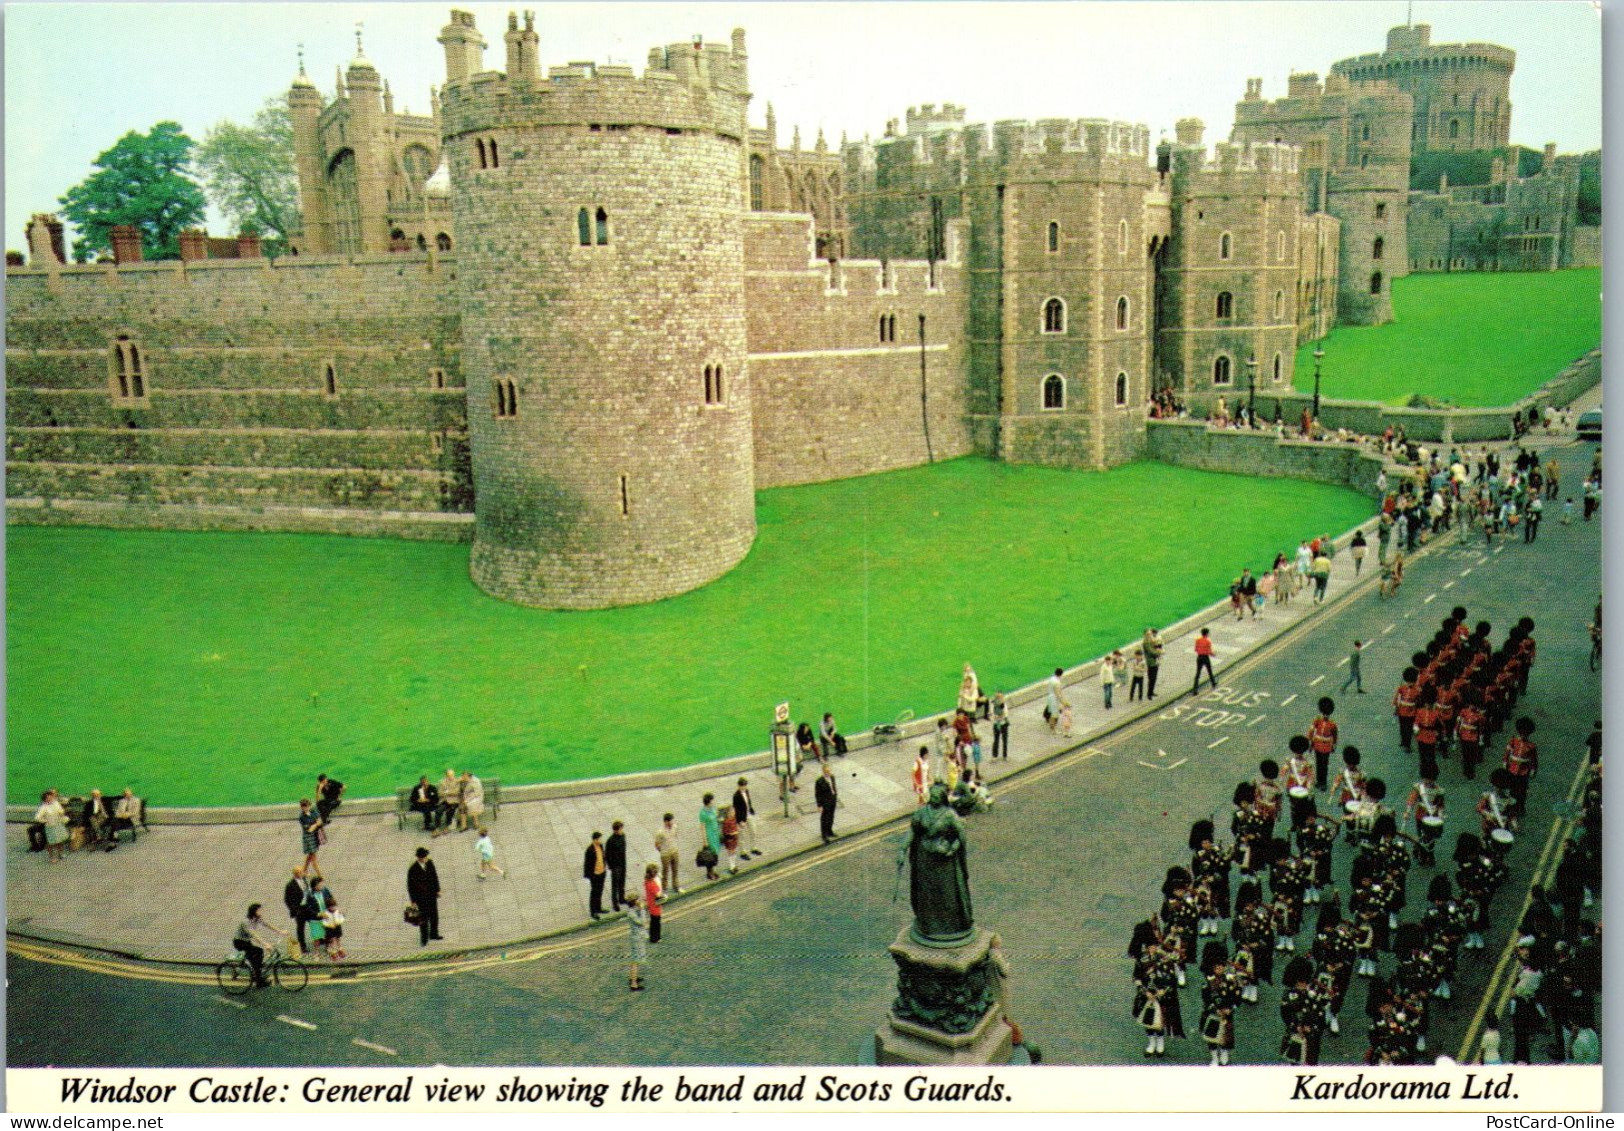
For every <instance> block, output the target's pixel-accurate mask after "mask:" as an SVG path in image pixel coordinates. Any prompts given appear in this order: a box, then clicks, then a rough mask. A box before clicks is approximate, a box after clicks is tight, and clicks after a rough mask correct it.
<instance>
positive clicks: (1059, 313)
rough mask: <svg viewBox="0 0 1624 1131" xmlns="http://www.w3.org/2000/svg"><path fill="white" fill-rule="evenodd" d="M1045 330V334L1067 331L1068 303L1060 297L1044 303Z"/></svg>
mask: <svg viewBox="0 0 1624 1131" xmlns="http://www.w3.org/2000/svg"><path fill="white" fill-rule="evenodd" d="M1043 332H1044V333H1045V334H1064V333H1065V332H1066V304H1065V303H1064V302H1063V301H1061V300H1060V299H1058V298H1051V299H1048V300H1047V301H1045V302H1044V304H1043Z"/></svg>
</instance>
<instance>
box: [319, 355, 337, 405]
mask: <svg viewBox="0 0 1624 1131" xmlns="http://www.w3.org/2000/svg"><path fill="white" fill-rule="evenodd" d="M321 387H322V392H324V393H326V394H327V395H328V396H329V397H336V396H338V366H336V365H334V364H333V363H332V362H331V361H324V362H322V366H321Z"/></svg>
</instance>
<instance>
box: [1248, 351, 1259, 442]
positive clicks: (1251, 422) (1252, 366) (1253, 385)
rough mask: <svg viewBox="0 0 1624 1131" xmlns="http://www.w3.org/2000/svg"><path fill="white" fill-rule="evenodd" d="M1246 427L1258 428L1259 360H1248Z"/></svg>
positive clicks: (1252, 358) (1250, 358)
mask: <svg viewBox="0 0 1624 1131" xmlns="http://www.w3.org/2000/svg"><path fill="white" fill-rule="evenodd" d="M1246 426H1247V427H1248V428H1256V427H1257V358H1255V357H1249V358H1247V359H1246Z"/></svg>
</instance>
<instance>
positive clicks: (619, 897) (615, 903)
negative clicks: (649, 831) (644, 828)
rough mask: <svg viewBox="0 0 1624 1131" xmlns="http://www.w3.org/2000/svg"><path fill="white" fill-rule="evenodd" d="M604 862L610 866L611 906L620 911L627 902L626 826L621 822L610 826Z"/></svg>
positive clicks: (605, 843)
mask: <svg viewBox="0 0 1624 1131" xmlns="http://www.w3.org/2000/svg"><path fill="white" fill-rule="evenodd" d="M603 861H604V863H605V864H607V865H608V866H609V906H610V908H611V909H612V910H615V911H619V910H620V905H621V904H623V903H625V902H626V826H625V824H624V823H623V822H621V821H616V822H615V823H614V824H612V825H610V826H609V839H608V840H607V841H605V842H604V845H603Z"/></svg>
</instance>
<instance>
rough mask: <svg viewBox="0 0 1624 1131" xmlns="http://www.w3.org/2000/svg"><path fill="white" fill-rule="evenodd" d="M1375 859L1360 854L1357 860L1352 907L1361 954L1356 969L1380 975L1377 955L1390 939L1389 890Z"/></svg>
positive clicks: (1365, 974) (1356, 948) (1356, 945)
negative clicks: (1379, 877) (1388, 932)
mask: <svg viewBox="0 0 1624 1131" xmlns="http://www.w3.org/2000/svg"><path fill="white" fill-rule="evenodd" d="M1374 863H1375V862H1374V861H1373V860H1371V858H1370V857H1368V856H1358V857H1355V858H1354V861H1353V872H1352V874H1351V876H1350V879H1351V880H1352V883H1353V897H1352V898H1351V899H1350V900H1349V901H1348V911H1349V913H1350V914H1351V915H1352V916H1353V927H1354V951H1355V953H1356V954H1357V955H1358V965H1357V967H1356V969H1355V971H1354V972H1355V973H1356V974H1358V975H1359V976H1360V977H1361V978H1374V977H1375V976H1376V959H1377V957H1378V956H1379V955H1380V953H1381V951H1382V950H1383V949H1384V947H1385V944H1386V942H1387V907H1386V900H1387V893H1386V892H1385V891H1384V890H1383V889H1382V886H1381V880H1380V879H1378V878H1377V875H1376V872H1375V867H1374Z"/></svg>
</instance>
